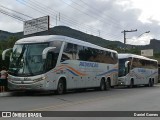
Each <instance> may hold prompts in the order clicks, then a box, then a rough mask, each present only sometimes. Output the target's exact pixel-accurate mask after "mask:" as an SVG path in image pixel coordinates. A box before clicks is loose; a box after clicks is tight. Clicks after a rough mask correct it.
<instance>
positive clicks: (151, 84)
mask: <svg viewBox="0 0 160 120" xmlns="http://www.w3.org/2000/svg"><path fill="white" fill-rule="evenodd" d="M153 86H154V79H152V84H151V87H153Z"/></svg>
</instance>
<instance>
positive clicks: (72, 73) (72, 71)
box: [67, 69, 78, 76]
mask: <svg viewBox="0 0 160 120" xmlns="http://www.w3.org/2000/svg"><path fill="white" fill-rule="evenodd" d="M67 70H68V71H69V72H70V73H72V74H73V75H75V76H78V75H77V74H76V73H74V72H73V71H71V70H69V69H67Z"/></svg>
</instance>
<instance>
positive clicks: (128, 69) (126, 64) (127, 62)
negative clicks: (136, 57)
mask: <svg viewBox="0 0 160 120" xmlns="http://www.w3.org/2000/svg"><path fill="white" fill-rule="evenodd" d="M130 63H131V62H130V61H126V62H125V69H126V70H125V71H126V74H127V73H129V71H130V67H129V66H130Z"/></svg>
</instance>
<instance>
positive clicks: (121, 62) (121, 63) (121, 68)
mask: <svg viewBox="0 0 160 120" xmlns="http://www.w3.org/2000/svg"><path fill="white" fill-rule="evenodd" d="M126 61H127V59H126V58H124V59H119V73H118V76H119V77H122V76H125V75H126V70H125V62H126Z"/></svg>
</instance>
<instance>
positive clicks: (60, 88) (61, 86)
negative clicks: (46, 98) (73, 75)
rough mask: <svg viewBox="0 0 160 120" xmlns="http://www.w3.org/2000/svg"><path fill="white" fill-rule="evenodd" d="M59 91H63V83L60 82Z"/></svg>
mask: <svg viewBox="0 0 160 120" xmlns="http://www.w3.org/2000/svg"><path fill="white" fill-rule="evenodd" d="M58 93H60V94H62V93H63V83H59V85H58Z"/></svg>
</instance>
